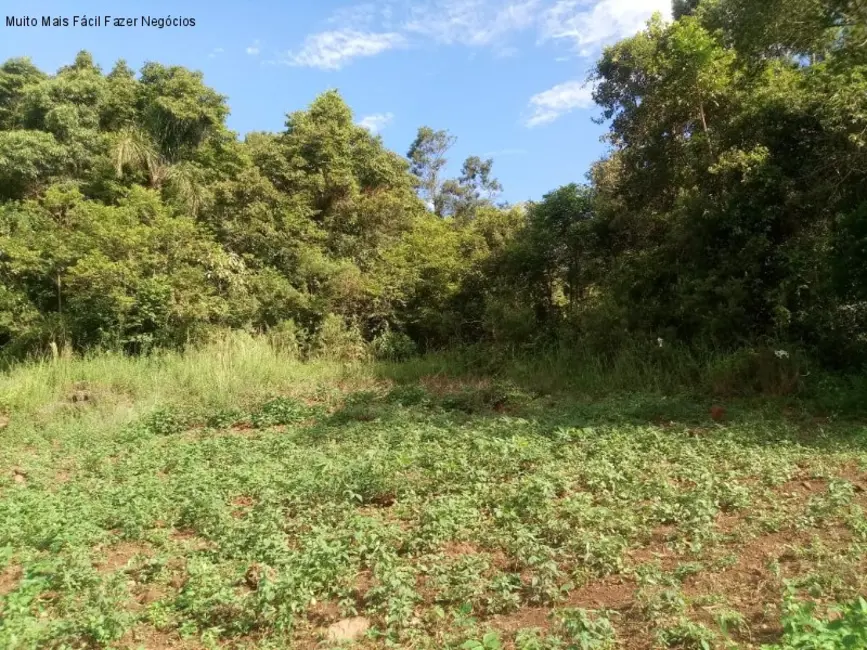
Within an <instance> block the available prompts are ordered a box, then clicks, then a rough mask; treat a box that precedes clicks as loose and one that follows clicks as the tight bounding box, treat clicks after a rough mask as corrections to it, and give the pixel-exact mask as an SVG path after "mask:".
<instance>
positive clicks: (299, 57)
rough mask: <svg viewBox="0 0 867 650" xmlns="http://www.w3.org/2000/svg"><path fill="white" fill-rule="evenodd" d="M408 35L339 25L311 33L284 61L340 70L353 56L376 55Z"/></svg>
mask: <svg viewBox="0 0 867 650" xmlns="http://www.w3.org/2000/svg"><path fill="white" fill-rule="evenodd" d="M405 42H406V39H404V37H403V36H401V35H400V34H397V33H394V32H382V33H376V32H360V31H356V30H354V29H339V30H335V31H329V32H320V33H319V34H313V35H311V36H308V37H307V39H306V40H305V41H304V46H303V47H302V48H301V51H300V52H295V53H293V52H289V53H288V54H287V56H286V58H285V59H283V61H282V63H286V64H288V65H293V66H304V67H311V68H323V69H326V70H339V69H340V68H342V67H343V66H344V65H346V64H347V63H348V62H349V61H350V60H352V59H354V58H357V57H362V56H375V55H377V54H379V53H381V52H385V51H386V50H390V49H392V48H395V47H400V46H402V45H404V44H405Z"/></svg>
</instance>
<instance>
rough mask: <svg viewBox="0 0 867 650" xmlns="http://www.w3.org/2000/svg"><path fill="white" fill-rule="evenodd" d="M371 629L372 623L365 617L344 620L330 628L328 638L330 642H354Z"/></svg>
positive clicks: (327, 632) (327, 631)
mask: <svg viewBox="0 0 867 650" xmlns="http://www.w3.org/2000/svg"><path fill="white" fill-rule="evenodd" d="M369 629H370V621H368V620H367V619H366V618H364V617H363V616H355V617H353V618H344V619H343V620H340V621H337V622H336V623H333V624H332V625H329V626H328V629H327V630H326V636H327V637H328V640H329V641H352V640H353V639H357V638H358V637H360V636H361V635H362V634H364V633H365V632H367V630H369Z"/></svg>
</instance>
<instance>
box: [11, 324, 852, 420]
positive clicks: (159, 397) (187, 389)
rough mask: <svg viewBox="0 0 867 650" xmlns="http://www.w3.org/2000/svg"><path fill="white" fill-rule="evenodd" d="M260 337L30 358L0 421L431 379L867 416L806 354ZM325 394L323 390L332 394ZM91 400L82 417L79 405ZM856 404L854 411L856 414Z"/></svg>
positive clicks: (217, 405) (116, 414)
mask: <svg viewBox="0 0 867 650" xmlns="http://www.w3.org/2000/svg"><path fill="white" fill-rule="evenodd" d="M272 343H273V342H270V343H269V339H268V338H266V337H255V336H250V335H247V334H244V333H240V332H229V333H226V334H224V335H222V336H220V337H218V338H216V339H214V340H212V341H211V342H209V343H207V344H203V345H200V346H196V347H191V348H189V349H187V350H186V351H185V352H182V353H181V352H156V353H153V354H150V355H145V356H138V357H130V356H125V355H123V354H121V353H116V352H94V353H90V354H86V355H83V356H70V355H53V356H49V357H45V358H39V359H31V360H30V361H27V362H23V363H21V364H18V365H16V366H13V367H12V368H11V369H9V370H7V371H6V372H3V373H2V374H0V415H2V414H4V413H5V414H6V415H10V416H14V417H16V418H17V417H21V418H22V419H23V418H26V419H28V420H30V421H32V422H33V423H34V424H39V423H43V424H45V423H48V422H52V421H58V420H64V421H65V420H68V419H69V418H74V419H78V420H81V419H82V418H84V419H87V420H89V421H90V422H91V423H92V424H95V423H97V422H99V423H101V424H102V425H110V424H111V423H119V422H123V421H127V420H129V419H131V418H135V417H137V416H139V415H140V414H141V413H143V412H148V411H151V410H153V409H156V408H162V407H166V406H172V405H178V406H182V407H184V408H188V409H190V408H191V409H197V408H202V409H211V410H213V409H222V408H231V407H237V406H244V405H246V404H249V403H251V402H254V401H260V400H261V399H262V398H263V396H268V395H274V394H283V395H309V394H311V393H314V392H316V391H317V390H320V389H322V390H331V389H333V387H335V386H340V385H341V384H343V385H346V384H347V382H350V383H351V384H353V385H354V386H355V387H362V386H364V385H372V384H374V383H375V382H387V383H413V382H418V381H419V380H420V379H422V378H427V377H443V378H454V379H458V380H460V379H462V378H463V379H468V378H494V379H501V380H505V381H509V382H513V383H516V384H518V385H520V386H522V387H524V388H529V389H532V390H534V391H537V392H542V393H558V392H569V393H573V394H583V395H587V396H590V397H593V396H601V395H605V394H607V393H614V392H634V393H654V394H689V395H704V396H707V397H714V398H729V397H745V396H756V395H761V396H764V397H783V398H788V397H792V396H799V397H807V398H810V399H813V400H815V401H817V402H818V403H820V404H821V405H822V407H823V408H826V409H828V410H838V411H847V412H853V410H854V411H857V410H858V409H859V408H861V409H862V410H863V409H864V407H865V405H864V402H865V400H864V399H863V396H864V395H865V394H867V378H865V376H864V375H861V376H856V377H848V378H844V377H832V376H827V375H819V374H818V373H811V371H810V368H809V363H808V361H807V360H806V358H805V357H804V356H803V355H798V354H797V353H795V352H790V353H788V354H787V355H785V356H779V357H778V356H776V354H775V353H774V351H773V349H772V348H768V349H764V350H741V351H739V352H737V353H734V354H732V353H721V352H716V351H713V350H700V351H696V350H689V349H686V348H678V347H673V346H667V345H662V346H648V345H645V346H640V345H632V346H626V347H622V348H620V349H617V350H615V351H612V352H610V353H607V354H599V353H598V352H596V351H594V350H590V349H587V348H575V347H552V348H549V349H546V350H541V351H536V352H534V353H526V352H524V353H521V352H516V351H514V350H507V349H495V348H491V347H487V346H473V347H465V348H460V349H453V350H449V351H444V352H436V353H431V354H427V355H425V356H423V357H417V358H414V359H410V360H407V361H402V362H363V361H356V362H346V361H342V360H338V359H345V358H346V356H345V355H344V354H343V353H342V351H341V350H333V351H332V352H333V354H330V355H329V354H328V350H324V351H322V353H320V354H317V355H316V356H315V357H313V358H310V359H307V360H305V361H302V360H299V359H298V358H296V357H295V356H293V355H292V354H291V353H287V352H286V351H285V350H284V349H283V348H281V347H280V346H274V345H272ZM329 387H331V388H329ZM78 399H82V400H86V401H87V407H88V408H86V409H82V408H79V407H78V406H80V405H78V406H77V405H76V400H78ZM859 405H860V406H859Z"/></svg>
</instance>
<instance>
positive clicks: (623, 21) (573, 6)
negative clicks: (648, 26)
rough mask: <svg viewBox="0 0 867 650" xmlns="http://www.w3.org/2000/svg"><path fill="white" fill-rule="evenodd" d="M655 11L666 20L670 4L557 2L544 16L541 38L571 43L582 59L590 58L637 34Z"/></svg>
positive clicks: (658, 0) (656, 0) (664, 0)
mask: <svg viewBox="0 0 867 650" xmlns="http://www.w3.org/2000/svg"><path fill="white" fill-rule="evenodd" d="M657 11H658V12H661V13H662V14H663V16H665V17H668V16H669V15H670V13H671V0H598V1H596V2H588V1H587V0H559V1H558V2H557V3H556V4H555V5H554V6H553V7H551V8H550V9H548V11H546V12H545V15H544V18H543V21H542V25H541V28H540V29H541V37H542V40H547V39H567V40H571V41H573V42H574V44H575V47H576V48H577V50H578V51H579V52H580V54H581V55H582V56H590V55H592V54H593V53H594V51H595V50H597V49H599V48H600V47H602V46H604V45H606V44H608V43H611V42H614V41H616V40H618V39H621V38H624V37H626V36H631V35H632V34H634V33H636V32H638V31H640V30H641V29H642V27H643V26H644V24H645V23H646V22H647V20H648V19H649V18H650V17H651V16H652V15H653V14H654V13H655V12H657Z"/></svg>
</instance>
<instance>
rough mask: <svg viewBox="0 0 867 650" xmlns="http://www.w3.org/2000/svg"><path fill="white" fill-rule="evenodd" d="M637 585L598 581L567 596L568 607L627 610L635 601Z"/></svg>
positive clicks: (626, 582)
mask: <svg viewBox="0 0 867 650" xmlns="http://www.w3.org/2000/svg"><path fill="white" fill-rule="evenodd" d="M636 588H637V585H636V584H635V583H634V582H632V581H630V580H624V579H619V580H617V579H612V580H600V581H597V582H591V583H590V584H587V585H584V586H583V587H579V588H578V589H576V590H575V591H573V592H572V593H570V594H569V597H568V599H567V601H566V602H567V603H568V606H569V607H580V608H582V609H627V608H629V607H631V606H632V604H633V603H634V601H635V590H636Z"/></svg>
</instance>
